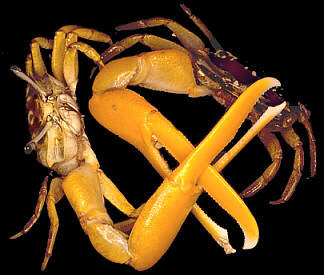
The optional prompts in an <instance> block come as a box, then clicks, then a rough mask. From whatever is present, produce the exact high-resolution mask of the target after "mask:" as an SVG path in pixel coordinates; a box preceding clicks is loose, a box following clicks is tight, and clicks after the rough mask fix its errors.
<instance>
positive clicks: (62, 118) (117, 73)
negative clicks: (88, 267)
mask: <svg viewBox="0 0 324 275" xmlns="http://www.w3.org/2000/svg"><path fill="white" fill-rule="evenodd" d="M182 8H183V10H184V11H185V12H186V13H187V14H188V15H189V16H190V18H191V19H192V20H193V21H194V22H195V23H196V25H197V26H198V27H199V28H200V29H201V30H202V31H203V33H205V34H206V35H207V37H208V38H209V40H210V42H211V44H212V45H213V46H214V48H215V50H216V53H211V52H209V50H208V49H206V48H205V45H204V43H203V42H202V40H201V39H200V38H198V37H197V36H196V35H195V34H193V33H192V32H190V31H189V30H187V29H185V28H184V27H182V26H181V25H179V24H178V23H176V22H174V21H172V20H169V19H164V18H152V19H148V20H141V21H138V22H134V23H130V24H127V25H122V26H119V27H118V30H126V29H137V28H146V27H153V26H158V25H165V26H166V27H168V28H169V29H170V30H172V32H173V33H174V35H175V36H176V37H177V38H178V39H179V40H180V41H181V43H182V45H179V44H176V43H174V42H172V41H170V40H166V39H163V38H160V37H157V36H154V35H142V34H140V35H133V36H130V37H127V38H125V39H124V40H122V41H119V42H117V43H112V41H111V38H110V37H109V36H108V35H106V34H104V33H102V32H99V31H96V30H93V29H87V28H82V27H78V26H65V27H62V28H60V29H59V30H58V31H57V32H56V33H55V37H54V39H53V40H48V39H46V38H43V37H37V38H35V39H33V40H32V43H31V53H30V54H29V55H28V57H27V60H26V74H25V73H24V72H23V71H22V70H20V69H19V68H18V67H17V66H13V67H12V68H11V69H12V71H13V72H14V73H15V74H16V75H17V76H18V77H20V78H22V79H23V80H25V81H27V90H26V105H27V115H28V123H29V131H30V134H31V138H32V139H31V141H30V142H28V143H27V145H26V146H25V152H26V153H28V154H29V153H31V152H32V151H33V150H35V151H36V153H37V159H38V161H39V162H40V163H41V164H42V165H44V166H45V167H48V168H49V169H51V170H53V171H55V172H56V174H57V175H59V176H57V177H54V178H53V179H52V181H51V183H50V187H49V190H48V191H47V181H48V177H46V178H45V179H44V181H43V183H42V187H41V190H40V194H39V199H38V202H37V205H36V209H35V214H34V215H33V216H32V218H31V219H30V220H29V221H28V222H27V224H26V225H25V227H24V229H23V230H22V231H21V232H19V233H18V234H16V235H14V236H13V237H11V238H12V239H15V238H17V237H19V236H21V235H23V234H25V233H27V232H28V231H29V230H30V228H31V227H32V226H33V225H34V224H35V222H36V221H37V219H38V218H39V216H40V213H41V211H42V209H43V206H44V204H45V202H46V204H47V210H48V215H49V218H50V224H51V226H50V232H49V238H48V243H47V248H46V253H45V258H44V261H43V264H42V270H44V269H45V268H46V266H47V263H48V260H49V258H50V256H51V255H52V250H53V246H54V242H55V238H56V234H57V231H58V226H59V219H58V215H57V212H56V208H55V204H56V203H57V202H59V201H60V199H61V198H62V197H63V196H64V195H65V196H66V197H67V199H68V201H69V203H70V204H71V206H72V208H73V210H74V211H75V213H76V215H77V217H78V219H79V221H80V224H81V226H82V228H83V230H84V232H85V233H86V234H87V235H88V236H89V239H90V241H91V243H92V245H93V247H94V248H95V249H96V250H97V251H98V252H99V253H100V254H101V255H102V256H103V257H105V258H106V259H108V260H110V261H112V262H116V263H123V264H128V265H130V266H132V267H133V268H135V269H136V270H145V269H148V268H150V267H152V266H153V265H154V264H155V263H156V262H157V261H158V260H159V259H160V258H161V257H162V256H163V254H164V253H165V252H166V250H167V249H168V248H169V246H170V245H171V243H172V242H173V240H174V238H175V237H176V235H177V233H178V231H179V230H180V228H181V226H182V224H183V222H184V221H185V219H186V217H187V216H188V214H189V213H190V212H191V213H193V214H194V216H195V217H196V218H197V219H198V221H199V222H200V223H201V224H202V225H203V226H204V227H205V229H206V230H207V231H208V232H209V233H210V234H211V236H212V237H213V238H214V239H215V241H216V242H217V243H218V244H219V245H220V246H221V247H222V248H223V249H224V250H225V252H226V253H233V252H235V250H234V249H233V248H232V246H231V245H230V243H229V240H228V235H227V230H225V229H223V228H221V227H220V226H219V225H217V224H216V223H215V222H214V221H213V220H212V219H211V218H210V217H208V216H207V215H206V214H205V213H204V211H203V210H202V209H201V208H200V207H199V206H198V205H197V203H196V201H197V199H198V197H199V196H200V195H201V194H202V193H203V192H204V191H206V192H207V193H208V194H209V195H210V196H211V197H212V198H213V199H214V200H215V201H216V202H217V203H218V204H219V205H220V206H221V207H222V208H223V209H224V210H226V211H227V212H228V213H229V214H230V215H231V216H232V217H233V218H234V219H235V220H236V221H237V222H238V224H239V225H240V227H241V229H242V231H243V233H244V237H245V239H244V246H243V249H251V248H253V247H255V246H256V244H257V242H258V239H259V229H258V226H257V223H256V221H255V219H254V217H253V215H252V214H251V212H250V210H249V209H248V207H247V206H246V204H245V203H244V202H243V200H242V198H241V196H243V197H244V196H249V195H252V194H254V193H255V192H257V191H258V190H260V189H261V188H262V187H264V186H265V185H266V184H267V183H268V182H269V181H270V180H271V179H272V178H273V177H274V175H275V174H276V171H277V170H278V168H279V166H280V161H281V158H282V152H281V149H280V145H279V142H278V140H277V138H276V137H275V136H274V135H273V134H272V132H273V131H279V132H280V133H281V134H282V135H283V137H284V139H285V140H286V141H287V142H288V144H290V145H291V146H292V147H293V148H294V149H295V151H296V157H295V163H294V170H293V173H292V175H291V178H290V180H289V183H288V185H287V187H286V190H285V192H284V194H283V195H282V198H281V199H280V200H279V201H277V202H275V203H279V202H283V201H286V200H288V199H289V197H290V196H291V194H292V193H293V191H294V189H295V186H296V184H297V183H298V181H299V179H300V175H301V170H302V167H303V150H302V147H301V142H300V140H299V138H298V136H297V134H295V132H294V130H293V129H292V124H293V123H294V122H295V120H296V119H298V120H299V121H300V122H301V123H303V124H304V125H305V127H306V130H307V132H308V135H309V140H310V148H311V159H312V175H313V174H315V171H316V158H315V156H316V155H315V154H316V147H315V138H314V135H313V133H312V129H311V125H310V123H309V122H308V118H309V114H310V113H309V111H307V110H306V108H305V107H304V106H303V105H301V104H300V105H299V107H289V106H288V104H287V103H286V102H285V101H283V100H282V99H281V98H280V97H279V96H278V95H277V94H276V93H275V92H274V91H272V89H273V88H274V87H278V86H280V82H279V81H278V80H276V79H275V78H271V77H265V78H262V79H258V78H257V77H256V76H255V75H254V74H252V73H251V72H250V71H248V70H246V69H242V68H243V66H242V65H240V64H239V63H238V62H237V61H236V60H235V58H234V57H233V56H232V55H231V54H229V53H228V52H225V51H223V50H222V48H221V46H220V45H219V43H218V42H217V40H216V39H215V38H214V37H213V36H212V34H211V33H210V31H209V30H208V29H207V28H206V26H205V25H204V24H203V23H202V22H201V21H200V20H199V19H198V18H197V17H195V16H194V15H192V14H191V12H190V10H189V9H188V8H186V7H185V6H183V5H182ZM79 38H82V39H86V40H92V41H99V42H104V43H109V44H110V45H111V46H110V47H109V48H108V49H107V50H106V51H105V52H104V53H103V54H102V55H100V54H98V53H97V51H96V50H95V49H93V48H92V47H90V46H89V45H87V44H85V43H84V42H81V41H78V39H79ZM136 43H142V44H144V45H146V46H148V47H150V48H151V50H152V51H150V52H146V53H142V54H140V55H137V56H132V57H124V58H121V59H117V60H113V61H110V62H108V63H107V64H106V65H105V63H106V62H107V61H109V60H110V59H112V58H113V57H115V56H116V55H118V54H119V53H121V52H123V51H124V50H126V49H127V48H130V47H131V46H133V45H134V44H136ZM41 48H43V49H49V50H52V57H51V69H52V74H53V75H50V74H49V73H48V72H47V69H46V65H45V63H44V61H43V59H42V55H41V51H40V49H41ZM78 51H81V52H83V53H84V54H86V55H87V56H88V57H89V58H90V59H92V60H93V61H94V62H95V63H96V64H97V65H98V67H99V69H100V72H99V73H98V74H97V76H96V78H95V79H94V83H93V96H92V98H91V99H90V101H89V109H90V112H91V114H92V115H93V117H94V118H95V119H96V120H97V121H98V122H99V123H100V124H101V125H103V126H104V127H105V128H107V129H108V130H109V131H111V132H113V133H115V134H116V135H118V136H119V137H121V138H122V139H124V140H126V141H128V142H129V143H131V144H132V145H134V146H135V147H136V148H137V149H138V150H139V151H140V152H142V153H143V154H144V156H145V157H146V158H147V159H148V161H149V162H150V163H151V164H152V166H153V167H154V168H155V169H156V171H157V172H158V173H159V174H160V175H161V176H162V177H163V179H164V180H163V182H162V184H161V185H160V186H159V188H158V189H157V190H156V191H155V193H154V194H153V195H152V196H151V197H150V198H149V200H148V201H147V202H146V203H145V204H143V205H142V206H140V207H139V208H137V209H136V208H135V207H133V206H132V205H131V204H130V203H129V202H128V201H127V199H126V198H125V197H124V195H123V194H122V193H121V192H120V191H119V190H118V188H117V187H116V186H115V185H114V183H113V182H112V181H111V180H110V179H109V178H108V177H107V176H106V175H105V174H104V172H103V171H102V170H101V169H100V168H99V162H98V160H97V157H96V155H95V153H94V152H93V150H92V149H91V146H90V143H89V140H88V137H87V135H86V133H85V125H84V121H83V116H82V115H81V113H80V111H79V107H78V105H77V102H76V86H77V82H78ZM231 66H237V67H238V68H239V70H240V71H241V73H237V72H236V73H235V72H234V70H233V69H232V68H231ZM243 76H244V77H245V79H243V78H244V77H243ZM128 86H141V87H145V88H148V89H151V90H158V91H164V92H169V93H177V94H187V95H189V96H190V97H199V96H205V95H212V96H213V97H214V98H215V99H216V100H217V101H218V102H219V103H221V104H223V105H225V106H226V107H227V112H226V113H225V115H224V116H223V117H222V118H221V119H220V120H219V122H218V123H217V124H216V125H215V127H214V128H213V129H212V130H211V131H210V132H209V134H208V135H207V136H206V137H205V138H204V139H203V140H202V141H201V143H200V144H199V145H198V146H197V147H194V146H193V145H192V144H191V143H190V141H189V140H188V139H187V138H186V137H185V136H184V135H183V134H182V133H181V132H180V131H179V130H177V129H176V128H175V127H174V126H173V125H172V123H171V122H170V121H168V120H167V119H166V118H165V117H164V116H163V115H162V114H161V113H160V112H159V111H158V110H157V109H156V108H155V107H154V106H152V105H151V104H150V103H148V102H147V101H146V100H145V99H144V98H143V97H142V96H140V95H138V94H137V93H135V92H133V91H132V90H130V89H128V88H127V87H128ZM246 118H248V119H250V120H251V121H252V122H253V126H252V127H251V128H250V130H249V131H247V133H246V134H245V135H244V136H243V137H242V138H241V139H240V140H239V141H238V142H237V143H236V144H235V145H234V146H233V147H232V148H231V149H230V150H229V151H228V152H226V153H225V154H224V155H223V156H222V157H221V158H220V159H219V160H218V161H217V162H216V163H215V164H214V165H211V163H212V161H213V160H214V159H215V157H216V156H217V155H219V154H220V153H221V151H222V150H223V149H224V147H225V146H226V145H227V144H228V143H229V142H230V141H231V140H232V139H233V137H234V136H235V134H236V132H237V130H238V129H239V128H240V126H241V124H242V123H243V121H244V120H245V119H246ZM256 135H258V136H259V138H260V139H261V141H262V142H263V143H264V145H265V146H266V148H267V149H268V151H269V153H270V156H271V158H272V160H273V163H272V164H271V165H270V166H269V168H268V169H267V170H266V171H265V172H264V173H263V175H262V176H261V177H260V178H259V179H258V180H257V181H256V182H255V183H253V184H252V185H251V186H250V187H249V188H248V189H246V191H244V192H243V194H242V195H241V196H240V195H239V194H237V193H236V192H235V190H234V189H233V188H232V187H231V186H230V185H229V184H228V183H227V182H226V180H225V179H224V178H223V177H222V176H221V174H220V172H221V170H222V169H223V168H224V167H225V166H226V165H227V164H228V163H229V162H230V161H231V160H232V159H233V158H234V157H235V156H236V154H237V153H238V152H239V151H240V150H242V149H243V148H244V147H245V145H246V144H247V143H249V141H250V140H251V139H252V138H253V137H254V136H256ZM162 147H164V148H165V149H166V150H167V151H168V152H169V153H170V154H171V155H172V156H173V157H174V158H175V159H176V160H177V161H178V163H179V165H178V167H177V168H175V169H174V170H173V171H172V170H171V169H170V168H169V166H168V163H167V161H166V160H165V159H164V158H163V156H162V154H161V153H160V149H161V148H162ZM104 198H106V199H107V200H108V201H109V202H110V203H111V204H112V205H114V206H115V207H116V208H117V209H119V210H120V211H121V212H122V213H124V214H126V215H127V216H128V217H129V219H128V220H126V221H122V222H119V223H113V221H112V219H111V218H110V217H109V215H108V213H107V211H106V208H105V204H104Z"/></svg>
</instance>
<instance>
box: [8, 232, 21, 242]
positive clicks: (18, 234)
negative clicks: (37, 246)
mask: <svg viewBox="0 0 324 275" xmlns="http://www.w3.org/2000/svg"><path fill="white" fill-rule="evenodd" d="M22 235H23V233H22V232H19V233H17V234H16V235H13V236H11V237H9V240H15V239H17V238H19V237H20V236H22Z"/></svg>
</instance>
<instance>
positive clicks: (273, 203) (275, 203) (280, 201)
mask: <svg viewBox="0 0 324 275" xmlns="http://www.w3.org/2000/svg"><path fill="white" fill-rule="evenodd" d="M285 202H286V201H285V200H283V199H279V200H276V201H270V202H269V203H270V204H271V205H279V204H282V203H285Z"/></svg>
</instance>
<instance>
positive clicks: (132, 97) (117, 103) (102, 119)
mask: <svg viewBox="0 0 324 275" xmlns="http://www.w3.org/2000/svg"><path fill="white" fill-rule="evenodd" d="M277 85H279V82H277V81H276V80H274V79H271V78H266V79H263V80H260V81H259V82H257V83H255V84H254V85H252V86H251V87H250V88H249V89H248V90H247V91H245V92H244V93H243V95H244V96H243V95H242V96H241V97H242V98H241V97H240V100H239V101H237V102H238V103H236V104H235V105H233V107H232V108H231V109H230V110H229V112H228V113H227V114H226V115H225V118H224V119H222V120H221V121H220V123H219V124H217V126H216V127H215V128H214V129H213V130H212V131H211V133H210V135H209V136H208V137H207V138H206V139H205V140H204V141H203V143H202V144H203V145H201V146H204V147H205V146H207V147H209V148H208V149H206V147H205V148H204V147H203V148H204V149H202V148H201V146H200V147H198V148H197V149H196V150H195V154H194V155H191V157H190V158H189V159H187V160H186V161H184V160H185V158H186V157H187V156H188V155H189V154H190V153H191V152H192V151H193V150H194V147H193V146H192V145H191V144H190V142H189V141H188V140H187V139H186V138H185V137H184V135H183V134H182V133H181V132H180V131H178V130H176V129H175V128H174V126H173V125H172V124H171V123H170V122H169V121H168V120H167V119H165V118H164V117H163V116H162V115H161V114H160V113H159V112H158V111H157V110H156V108H154V107H153V106H152V105H150V104H149V103H148V102H147V101H146V100H145V99H144V98H143V97H141V96H139V95H137V94H136V93H134V92H132V91H131V90H128V89H113V90H109V91H108V92H106V93H101V94H94V95H93V97H92V99H91V100H90V103H89V108H90V111H91V113H92V115H93V116H94V117H95V118H96V119H97V121H98V122H99V123H101V124H102V125H103V126H104V127H106V128H107V129H108V130H110V131H112V132H114V133H115V134H117V135H119V136H120V137H121V138H123V139H125V140H127V141H128V142H130V143H131V144H133V145H134V146H135V147H137V148H138V149H139V150H140V151H141V152H142V153H143V154H144V155H145V156H146V157H147V158H148V160H149V161H150V162H151V164H152V165H153V166H154V168H155V169H156V170H157V171H158V172H159V173H160V174H161V175H162V176H164V177H166V176H167V175H168V173H169V170H168V167H167V164H166V163H165V162H164V161H163V160H161V159H159V157H158V155H159V154H158V149H157V148H155V143H156V140H154V138H153V137H155V138H157V139H158V142H159V143H161V144H162V145H163V146H165V147H166V149H167V150H168V151H169V152H170V153H171V154H172V155H173V156H174V157H175V158H176V159H177V160H178V161H179V162H181V165H180V166H181V167H182V168H181V169H180V168H179V169H180V170H178V169H177V171H178V172H177V173H175V174H173V176H172V177H171V179H172V180H171V182H177V181H182V182H191V181H195V180H193V179H192V178H198V183H199V184H200V185H201V186H202V187H203V188H204V189H205V190H206V191H207V192H208V193H209V194H210V195H211V196H212V197H213V198H214V199H215V200H216V201H217V202H218V203H219V204H220V206H221V207H223V208H224V209H225V210H226V211H227V212H228V213H229V214H231V215H232V216H233V218H234V219H235V220H236V221H237V222H238V223H239V224H240V226H241V228H242V230H243V231H244V234H245V243H244V248H245V249H248V248H253V247H254V246H255V245H256V243H257V241H258V235H259V231H258V227H257V224H256V222H255V219H254V218H253V216H252V214H251V212H250V211H249V209H248V208H247V206H246V205H245V203H244V202H243V201H242V200H241V198H240V197H239V196H238V195H237V193H236V192H235V191H234V190H233V189H232V188H231V187H230V186H229V185H228V184H227V182H226V181H225V180H224V179H223V178H222V177H221V176H220V175H219V173H218V172H217V171H215V169H213V168H212V167H211V166H209V163H210V162H211V161H212V159H213V157H214V156H215V154H216V155H217V152H219V151H220V150H222V148H223V147H224V146H225V145H226V144H227V142H229V141H230V140H231V139H232V138H233V136H234V135H235V133H236V131H237V129H238V127H239V125H240V124H241V123H242V122H243V120H244V118H245V117H246V116H247V114H248V113H249V111H250V110H251V108H252V107H253V105H254V103H255V101H256V100H257V98H258V97H259V96H260V95H261V94H262V93H263V92H264V91H266V90H267V89H268V88H269V87H272V86H277ZM228 117H230V121H231V122H230V123H228V121H229V118H228ZM224 133H225V135H224ZM216 137H217V138H216ZM216 147H217V148H216ZM198 152H200V153H198ZM197 154H198V156H199V158H197V157H196V155H197ZM173 177H175V178H173ZM152 200H153V199H152ZM150 201H151V199H150ZM144 213H146V212H144ZM144 216H145V215H144ZM143 224H144V222H143ZM135 226H136V227H137V228H138V227H139V225H135ZM135 232H136V231H135ZM134 234H135V233H134ZM136 234H137V233H136ZM133 238H134V237H133ZM135 239H136V238H134V240H135Z"/></svg>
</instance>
